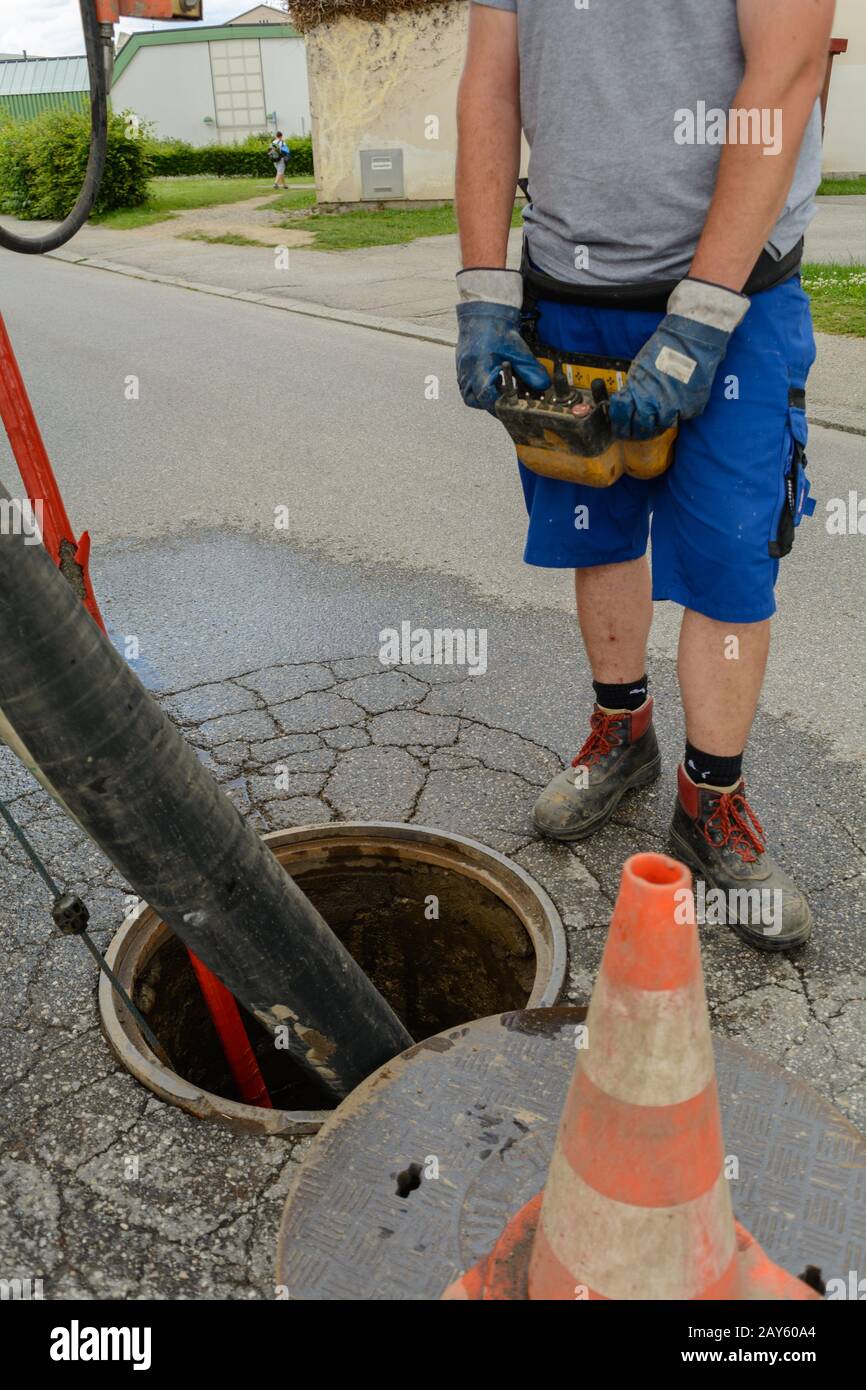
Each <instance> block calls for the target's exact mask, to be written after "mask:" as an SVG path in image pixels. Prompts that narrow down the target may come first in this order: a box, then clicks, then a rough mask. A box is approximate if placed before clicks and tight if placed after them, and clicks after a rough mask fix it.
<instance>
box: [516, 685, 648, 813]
mask: <svg viewBox="0 0 866 1390" xmlns="http://www.w3.org/2000/svg"><path fill="white" fill-rule="evenodd" d="M652 715H653V702H652V697H650V698H648V699H647V700H645V701H644V703H643V704H642V705H641V707H640V709H636V710H618V711H614V712H613V713H610V712H609V711H605V710H603V709H600V708H599V706H598V705H596V707H595V710H594V711H593V715H592V718H591V719H590V735H589V738H588V739H587V740H586V742H585V743H584V745H583V747H582V748H581V750H580V752H579V753H578V755H577V757H576V758H574V759H573V760H572V763H571V767H567V768H566V769H565V771H564V772H560V773H559V774H558V775H557V776H556V777H554V779H553V781H552V782H551V783H550V784H549V785H548V786H547V787H545V789H544V791H543V792H542V793H541V796H540V797H539V798H538V800H537V801H536V803H535V811H534V813H533V817H534V820H535V824H536V825H537V826H538V828H539V830H540V831H541V832H542V834H544V835H549V836H550V837H551V838H552V839H554V840H583V839H585V837H586V836H587V835H592V833H593V832H594V831H595V830H600V829H601V827H602V826H603V825H604V823H605V821H607V820H609V819H610V817H611V816H612V815H613V813H614V811H615V810H616V808H617V806H618V805H619V803H620V800H621V799H622V797H623V795H624V793H625V792H627V791H629V790H630V789H631V788H632V787H642V786H644V785H645V784H646V783H647V782H654V781H655V779H656V778H657V777H658V775H659V771H660V769H661V757H660V755H659V746H658V741H657V739H656V735H655V729H654V728H653V723H652Z"/></svg>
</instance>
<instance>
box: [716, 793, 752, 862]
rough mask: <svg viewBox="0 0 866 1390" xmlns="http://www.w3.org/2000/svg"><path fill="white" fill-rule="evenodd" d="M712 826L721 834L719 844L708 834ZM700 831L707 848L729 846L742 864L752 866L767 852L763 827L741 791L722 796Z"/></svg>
mask: <svg viewBox="0 0 866 1390" xmlns="http://www.w3.org/2000/svg"><path fill="white" fill-rule="evenodd" d="M713 826H715V827H716V828H717V829H718V830H719V831H720V832H721V837H722V838H721V840H720V841H717V840H714V839H713V837H712V834H711V833H710V832H711V827H713ZM702 829H703V832H704V838H705V839H706V841H707V843H708V844H711V845H717V844H723V845H728V846H730V848H731V849H732V850H734V851H735V852H736V853H737V854H738V855H739V856H740V858H741V859H742V860H743V861H744V863H746V864H754V862H755V860H756V859H757V857H758V855H759V854H763V853H764V851H765V850H766V848H767V846H766V844H765V842H764V827H763V826H762V825H761V822H760V821H759V820H758V817H757V816H756V815H755V813H754V811H753V810H752V808H751V806H750V805H749V803H748V801H747V800H746V798H745V796H744V795H743V793H742V792H741V791H735V792H722V794H721V796H720V797H719V799H718V802H717V803H716V807H715V810H714V811H712V812H711V814H710V815H709V816H707V819H706V821H705V822H704V824H703V826H702Z"/></svg>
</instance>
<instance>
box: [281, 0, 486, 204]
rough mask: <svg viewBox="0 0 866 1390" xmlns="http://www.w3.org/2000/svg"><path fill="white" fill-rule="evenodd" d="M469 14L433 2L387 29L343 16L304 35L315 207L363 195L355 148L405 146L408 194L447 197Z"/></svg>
mask: <svg viewBox="0 0 866 1390" xmlns="http://www.w3.org/2000/svg"><path fill="white" fill-rule="evenodd" d="M468 11H469V6H468V5H465V4H462V3H444V4H430V5H429V6H426V7H425V8H424V9H423V10H409V11H406V12H402V13H397V14H395V15H393V16H392V17H391V19H390V20H389V21H388V22H386V23H383V24H371V23H369V21H364V20H358V19H354V18H346V19H340V20H338V21H337V22H336V23H335V24H331V25H324V24H323V25H319V26H317V27H316V28H315V29H311V30H310V31H309V32H308V33H307V35H306V39H307V70H308V73H309V82H310V109H311V115H312V121H313V158H314V162H315V166H316V187H317V190H318V198H319V201H320V202H328V203H332V202H355V201H357V200H359V199H360V197H361V167H360V159H359V154H358V152H359V150H361V149H391V148H400V149H402V150H403V173H404V185H405V196H406V198H409V199H415V200H422V199H427V198H451V197H452V196H453V193H454V160H455V153H456V148H457V120H456V110H455V106H456V97H457V83H458V80H459V76H460V72H461V70H462V67H463V57H464V53H465V49H466V28H467V22H468Z"/></svg>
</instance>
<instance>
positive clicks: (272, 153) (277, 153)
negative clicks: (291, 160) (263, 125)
mask: <svg viewBox="0 0 866 1390" xmlns="http://www.w3.org/2000/svg"><path fill="white" fill-rule="evenodd" d="M268 159H272V160H273V161H274V163H275V164H279V162H280V160H281V159H285V155H284V154H283V152H282V150H281V149H280V148H279V146H278V145H275V144H274V142H273V140H272V141H271V143H270V145H268Z"/></svg>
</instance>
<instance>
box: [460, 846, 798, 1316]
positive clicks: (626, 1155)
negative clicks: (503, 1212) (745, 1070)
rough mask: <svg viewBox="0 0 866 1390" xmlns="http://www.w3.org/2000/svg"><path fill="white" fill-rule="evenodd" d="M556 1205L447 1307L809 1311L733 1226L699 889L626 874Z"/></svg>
mask: <svg viewBox="0 0 866 1390" xmlns="http://www.w3.org/2000/svg"><path fill="white" fill-rule="evenodd" d="M586 1030H587V1032H586V1044H587V1045H586V1047H585V1048H582V1049H581V1050H580V1051H579V1053H578V1061H577V1065H576V1067H575V1071H574V1076H573V1078H572V1082H571V1087H570V1090H569V1093H568V1097H567V1099H566V1102H565V1107H564V1110H563V1114H562V1119H561V1122H560V1127H559V1134H558V1137H557V1141H556V1147H555V1150H554V1155H553V1159H552V1161H551V1165H550V1170H549V1173H548V1178H547V1184H546V1186H545V1188H544V1191H543V1193H539V1194H538V1195H537V1196H536V1197H535V1198H533V1199H532V1201H531V1202H529V1203H527V1204H526V1206H524V1207H523V1208H522V1210H521V1211H520V1212H518V1214H517V1216H515V1217H514V1218H513V1220H512V1221H510V1222H509V1224H508V1226H507V1227H506V1229H505V1231H504V1232H503V1233H502V1235H501V1236H500V1238H499V1240H498V1242H497V1244H496V1246H495V1248H494V1250H493V1251H492V1252H491V1254H490V1255H488V1256H487V1257H486V1258H485V1259H484V1260H482V1261H481V1262H480V1263H479V1264H478V1265H476V1266H475V1267H474V1268H473V1269H472V1270H470V1271H469V1272H468V1273H467V1274H465V1275H463V1277H462V1278H461V1279H460V1280H458V1281H457V1282H456V1283H455V1284H452V1285H451V1287H450V1288H449V1289H448V1290H447V1291H446V1293H445V1295H444V1297H445V1298H447V1299H482V1300H484V1299H493V1300H501V1299H527V1298H528V1299H569V1300H574V1299H581V1298H586V1299H665V1300H681V1299H740V1298H776V1299H778V1298H781V1299H801V1298H802V1299H807V1298H817V1297H818V1296H819V1295H817V1294H816V1293H815V1292H814V1291H813V1290H812V1289H810V1288H809V1287H808V1286H807V1285H806V1284H804V1283H802V1281H801V1280H799V1279H796V1278H794V1276H793V1275H790V1274H788V1273H787V1272H786V1271H785V1270H783V1269H780V1268H779V1267H778V1266H777V1265H774V1264H773V1263H772V1261H771V1260H769V1258H768V1257H767V1255H766V1254H765V1253H764V1251H763V1250H762V1249H761V1247H760V1246H759V1245H758V1244H757V1242H756V1241H754V1240H753V1239H752V1237H751V1236H750V1235H749V1234H748V1232H746V1231H744V1230H743V1229H742V1228H741V1227H739V1226H738V1225H737V1224H736V1223H735V1221H734V1216H733V1211H732V1208H731V1198H730V1192H729V1189H728V1184H727V1180H726V1178H725V1173H724V1150H723V1144H722V1126H721V1114H720V1110H719V1100H718V1093H717V1090H716V1078H715V1066H714V1062H713V1051H712V1043H711V1039H710V1025H709V1015H708V1012H707V1003H706V997H705V994H704V984H703V974H702V971H701V957H700V946H699V944H698V934H697V928H696V925H695V915H694V900H693V896H692V890H691V874H690V873H689V871H688V869H687V868H685V866H684V865H682V864H680V863H678V862H677V861H676V860H674V859H668V858H667V857H666V856H664V855H660V854H637V855H633V856H632V858H630V859H628V860H627V861H626V863H625V865H624V867H623V872H622V880H621V883H620V891H619V896H618V898H617V902H616V907H615V908H614V912H613V917H612V918H611V924H610V930H609V933H608V937H607V942H606V945H605V949H604V956H603V959H602V963H601V969H600V971H599V975H598V979H597V981H596V985H595V989H594V990H593V994H592V1000H591V1002H590V1007H589V1013H588V1015H587V1019H586Z"/></svg>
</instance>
